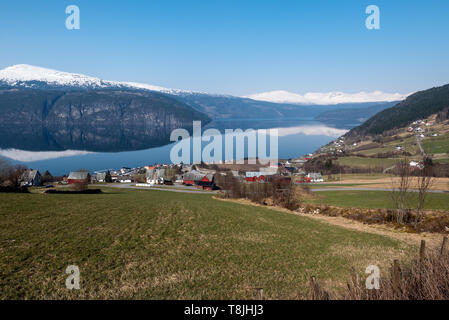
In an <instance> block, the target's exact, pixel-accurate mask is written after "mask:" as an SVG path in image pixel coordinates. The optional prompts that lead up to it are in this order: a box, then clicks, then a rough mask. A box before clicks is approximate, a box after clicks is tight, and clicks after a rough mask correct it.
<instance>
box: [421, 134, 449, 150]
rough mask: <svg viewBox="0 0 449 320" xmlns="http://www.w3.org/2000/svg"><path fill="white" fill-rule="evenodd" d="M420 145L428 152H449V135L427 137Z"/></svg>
mask: <svg viewBox="0 0 449 320" xmlns="http://www.w3.org/2000/svg"><path fill="white" fill-rule="evenodd" d="M422 146H423V148H424V151H426V152H427V153H429V154H437V153H449V135H444V136H440V137H428V138H427V139H425V140H424V141H423V142H422Z"/></svg>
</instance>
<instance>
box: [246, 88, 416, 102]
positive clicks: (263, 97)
mask: <svg viewBox="0 0 449 320" xmlns="http://www.w3.org/2000/svg"><path fill="white" fill-rule="evenodd" d="M409 95H410V94H406V95H404V94H400V93H384V92H382V91H374V92H363V91H362V92H359V93H343V92H327V93H320V92H310V93H306V94H304V95H301V94H298V93H292V92H288V91H282V90H279V91H269V92H263V93H257V94H252V95H248V96H246V97H245V98H249V99H253V100H259V101H267V102H276V103H294V104H307V105H311V104H317V105H334V104H340V103H366V102H391V101H400V100H404V99H405V98H407V96H409Z"/></svg>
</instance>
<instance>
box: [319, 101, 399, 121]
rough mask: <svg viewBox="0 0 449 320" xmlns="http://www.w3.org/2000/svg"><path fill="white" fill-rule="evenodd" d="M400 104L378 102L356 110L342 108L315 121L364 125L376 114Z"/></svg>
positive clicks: (327, 112) (320, 115) (325, 113)
mask: <svg viewBox="0 0 449 320" xmlns="http://www.w3.org/2000/svg"><path fill="white" fill-rule="evenodd" d="M397 103H398V102H397V101H395V102H384V103H381V102H378V103H375V102H373V103H370V105H369V106H368V107H367V106H363V107H360V106H357V107H356V108H340V109H336V110H329V111H325V112H322V113H320V114H319V115H318V116H317V117H316V118H315V119H316V120H318V121H321V122H325V123H327V122H330V123H341V122H343V123H349V122H351V123H363V122H365V121H366V120H368V119H369V118H371V117H372V116H374V115H375V114H377V113H379V112H381V111H383V110H385V109H387V108H391V107H392V106H394V105H395V104H397Z"/></svg>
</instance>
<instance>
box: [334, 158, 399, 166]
mask: <svg viewBox="0 0 449 320" xmlns="http://www.w3.org/2000/svg"><path fill="white" fill-rule="evenodd" d="M399 160H400V159H389V158H362V157H341V158H338V161H337V162H338V164H339V165H343V166H350V167H359V168H369V167H371V168H374V167H382V168H389V167H391V166H393V165H395V164H396V163H397V162H398V161H399Z"/></svg>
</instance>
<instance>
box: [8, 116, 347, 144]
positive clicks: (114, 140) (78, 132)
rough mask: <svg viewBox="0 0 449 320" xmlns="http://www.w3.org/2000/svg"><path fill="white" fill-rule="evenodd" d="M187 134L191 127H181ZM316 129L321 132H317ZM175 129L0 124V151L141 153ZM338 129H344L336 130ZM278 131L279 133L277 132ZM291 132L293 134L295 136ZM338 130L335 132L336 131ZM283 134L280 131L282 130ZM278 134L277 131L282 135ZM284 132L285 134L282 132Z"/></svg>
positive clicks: (238, 122) (289, 123)
mask: <svg viewBox="0 0 449 320" xmlns="http://www.w3.org/2000/svg"><path fill="white" fill-rule="evenodd" d="M203 123H204V124H206V125H205V126H203V129H204V130H206V129H208V128H216V129H219V130H220V131H221V132H222V133H224V130H225V129H237V128H239V129H242V130H246V129H255V130H257V129H270V128H284V131H285V130H288V129H289V128H290V129H291V130H294V129H295V130H296V131H298V130H299V131H298V132H303V131H304V132H303V133H307V131H310V129H309V128H313V132H312V134H316V135H328V134H327V132H328V131H329V129H332V126H328V125H326V126H324V125H322V124H320V123H318V122H316V121H311V120H307V119H306V120H304V119H296V120H244V119H233V120H216V121H213V122H211V123H209V124H207V122H203ZM182 127H183V128H185V129H187V130H188V131H189V132H191V130H192V125H191V123H190V124H183V126H182ZM320 128H322V130H324V131H323V132H321V131H320ZM174 129H178V127H176V126H170V125H166V126H145V125H137V124H136V123H128V124H127V123H118V124H116V125H110V126H99V125H96V126H69V127H65V126H56V125H51V126H42V125H35V126H33V125H5V124H4V125H1V126H0V137H1V139H0V149H18V150H27V151H64V150H84V151H92V152H122V151H134V150H144V149H149V148H154V147H159V146H164V145H167V144H170V143H171V142H170V134H171V132H172V130H174ZM338 129H347V128H343V127H338ZM281 131H282V130H281ZM296 131H295V133H297V132H296ZM337 131H338V130H337ZM282 132H283V131H282ZM282 132H279V134H280V135H282ZM286 132H288V131H286Z"/></svg>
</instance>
